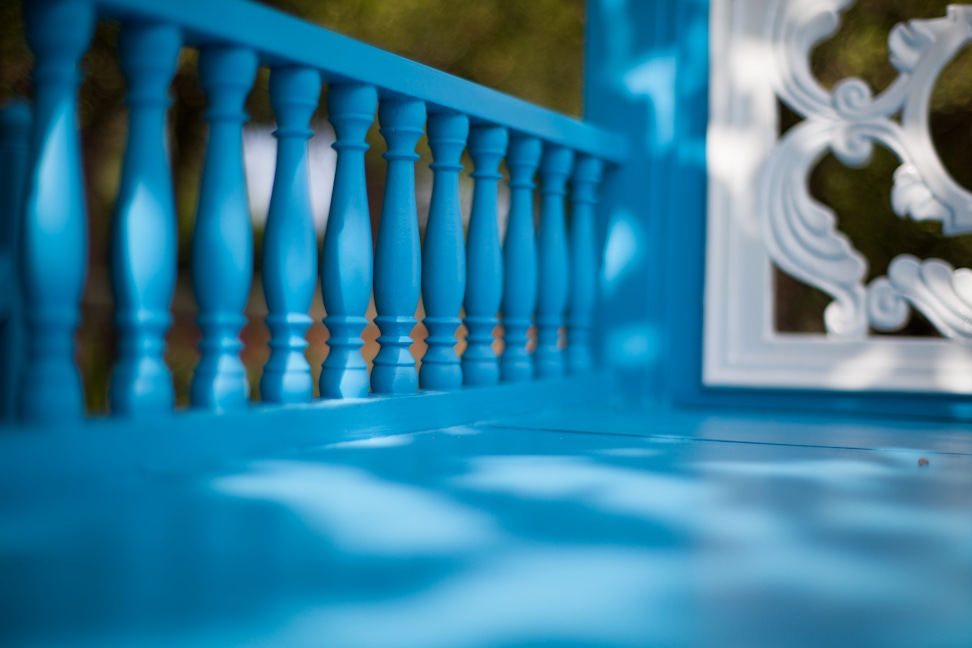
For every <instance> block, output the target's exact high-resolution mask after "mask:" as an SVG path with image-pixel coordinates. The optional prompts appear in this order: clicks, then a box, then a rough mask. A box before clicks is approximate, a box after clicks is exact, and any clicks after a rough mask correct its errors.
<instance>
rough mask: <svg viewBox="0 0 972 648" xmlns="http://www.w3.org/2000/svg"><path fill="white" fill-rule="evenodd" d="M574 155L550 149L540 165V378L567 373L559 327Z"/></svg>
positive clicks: (537, 360) (564, 297) (564, 292)
mask: <svg viewBox="0 0 972 648" xmlns="http://www.w3.org/2000/svg"><path fill="white" fill-rule="evenodd" d="M573 161H574V153H573V151H571V150H570V149H568V148H564V147H562V146H548V147H546V148H545V150H544V153H543V159H542V161H541V163H540V192H541V194H542V198H541V202H540V250H539V259H540V262H539V268H538V276H539V293H538V295H537V349H536V352H535V353H534V362H535V363H536V372H537V376H538V377H541V378H545V377H548V376H559V375H561V374H563V373H564V359H563V353H562V352H561V349H560V344H559V342H560V327H561V326H563V324H564V309H565V308H566V306H567V287H568V285H569V283H568V281H569V278H568V271H569V268H568V265H567V231H566V225H565V216H564V196H565V195H566V194H567V178H568V176H569V175H570V169H571V166H572V164H573Z"/></svg>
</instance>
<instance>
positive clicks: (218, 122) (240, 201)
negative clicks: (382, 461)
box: [190, 46, 257, 410]
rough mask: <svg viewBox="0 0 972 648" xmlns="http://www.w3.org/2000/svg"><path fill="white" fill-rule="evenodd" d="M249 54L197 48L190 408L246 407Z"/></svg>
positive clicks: (252, 72)
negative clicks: (199, 157)
mask: <svg viewBox="0 0 972 648" xmlns="http://www.w3.org/2000/svg"><path fill="white" fill-rule="evenodd" d="M256 70H257V57H256V53H255V52H254V51H253V50H250V49H245V48H239V47H223V46H213V47H209V48H206V49H204V50H203V51H202V54H201V56H200V59H199V77H200V81H201V82H202V85H203V88H204V89H205V91H206V96H207V98H208V99H209V110H208V111H207V112H206V120H207V121H208V122H209V143H208V145H207V148H206V159H205V163H204V167H203V177H202V187H201V188H200V193H199V211H198V212H197V214H196V228H195V233H194V236H193V242H192V279H193V286H194V288H195V291H196V301H197V302H198V303H199V318H198V321H199V327H200V328H201V329H202V335H203V338H202V342H200V344H199V349H200V351H201V353H202V357H201V358H200V360H199V364H198V365H197V366H196V374H195V376H194V377H193V381H192V388H191V393H190V396H191V398H192V404H193V406H195V407H200V408H203V409H214V410H225V409H232V408H238V407H242V406H244V405H246V403H247V402H248V398H249V393H250V387H249V382H248V381H247V377H246V367H244V366H243V361H242V360H241V359H240V355H239V354H240V349H241V348H242V346H243V344H242V342H241V341H240V338H239V333H240V329H241V328H242V327H243V325H244V324H245V323H246V318H245V317H244V315H243V311H244V309H245V308H246V302H247V298H248V297H249V294H250V285H251V283H252V281H253V233H252V227H251V224H250V207H249V204H248V202H247V195H246V177H245V176H244V173H243V138H242V128H243V122H245V121H246V119H247V115H246V113H245V112H244V110H243V104H244V102H245V101H246V96H247V94H248V93H249V91H250V88H251V87H252V85H253V81H254V79H255V78H256Z"/></svg>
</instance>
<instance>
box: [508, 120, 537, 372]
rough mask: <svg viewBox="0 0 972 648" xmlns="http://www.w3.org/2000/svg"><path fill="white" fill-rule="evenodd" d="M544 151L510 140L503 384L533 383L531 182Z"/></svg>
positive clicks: (521, 139)
mask: <svg viewBox="0 0 972 648" xmlns="http://www.w3.org/2000/svg"><path fill="white" fill-rule="evenodd" d="M542 150H543V145H542V144H541V143H540V140H538V139H537V138H536V137H529V136H525V135H513V136H512V137H511V138H510V150H509V153H508V154H507V156H506V166H507V168H508V169H509V170H510V212H509V216H508V218H507V222H506V238H505V239H504V241H503V265H504V266H505V271H504V274H503V302H502V311H503V329H504V330H505V334H504V337H503V342H504V346H503V356H502V358H501V359H500V375H501V377H502V379H503V380H504V381H508V382H518V381H523V380H529V379H531V378H533V372H534V369H533V356H532V355H531V354H530V353H529V351H528V350H527V343H528V339H527V333H528V332H529V330H530V327H531V326H532V325H533V310H534V308H536V305H537V240H536V232H535V230H534V207H533V190H534V189H535V188H536V185H535V184H534V182H533V178H534V176H535V175H536V173H537V167H539V166H540V154H541V152H542Z"/></svg>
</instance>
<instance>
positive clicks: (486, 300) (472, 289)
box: [462, 124, 507, 385]
mask: <svg viewBox="0 0 972 648" xmlns="http://www.w3.org/2000/svg"><path fill="white" fill-rule="evenodd" d="M506 145H507V134H506V129H505V128H503V127H501V126H490V125H487V124H482V125H476V126H473V128H472V131H471V133H470V136H469V155H470V157H472V160H473V166H474V167H475V171H473V173H472V177H473V179H474V180H475V186H474V188H473V205H472V214H471V215H470V217H469V233H468V234H467V238H466V264H467V265H466V300H465V302H464V305H465V308H466V318H465V319H464V320H463V322H464V323H465V324H466V329H467V331H468V334H467V336H466V351H465V352H464V353H463V354H462V376H463V382H464V383H465V384H467V385H492V384H495V383H497V382H499V358H497V357H496V351H494V350H493V329H495V328H496V325H497V324H498V323H499V319H498V318H497V314H498V313H499V307H500V300H501V299H502V297H503V257H502V251H501V249H500V238H499V222H498V220H497V213H496V208H497V190H498V186H499V180H500V178H502V177H503V176H502V175H501V174H500V173H499V163H500V161H501V160H502V159H503V155H504V154H505V153H506Z"/></svg>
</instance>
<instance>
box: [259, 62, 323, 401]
mask: <svg viewBox="0 0 972 648" xmlns="http://www.w3.org/2000/svg"><path fill="white" fill-rule="evenodd" d="M320 94H321V75H320V73H319V72H317V71H316V70H313V69H310V68H296V67H281V68H275V69H274V70H273V72H272V73H271V74H270V103H271V104H272V105H273V110H274V112H275V113H276V116H277V130H276V131H275V133H274V135H275V136H276V138H277V168H276V171H275V173H274V176H273V193H272V194H271V197H270V212H269V215H268V216H267V228H266V232H265V233H264V236H263V292H264V295H265V296H266V299H267V309H268V311H269V314H268V315H267V327H268V328H269V329H270V360H269V361H268V362H267V364H266V366H265V367H264V369H263V377H262V378H261V380H260V396H261V398H262V399H263V400H264V401H266V402H269V403H303V402H307V401H309V400H310V399H311V397H312V396H313V395H314V379H313V378H312V377H311V368H310V364H308V362H307V358H305V357H304V349H305V348H306V347H307V339H306V338H305V337H304V335H305V333H306V331H307V327H308V326H310V323H311V321H312V320H311V318H310V315H308V314H307V313H308V311H309V310H310V306H311V300H312V299H313V298H314V289H315V288H316V287H317V236H316V234H315V232H314V216H313V212H312V210H311V201H310V174H309V171H308V166H307V140H308V139H309V138H310V137H311V135H312V134H313V133H312V132H311V130H310V128H309V124H310V119H311V116H312V115H313V114H314V109H315V108H317V101H318V99H319V98H320Z"/></svg>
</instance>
